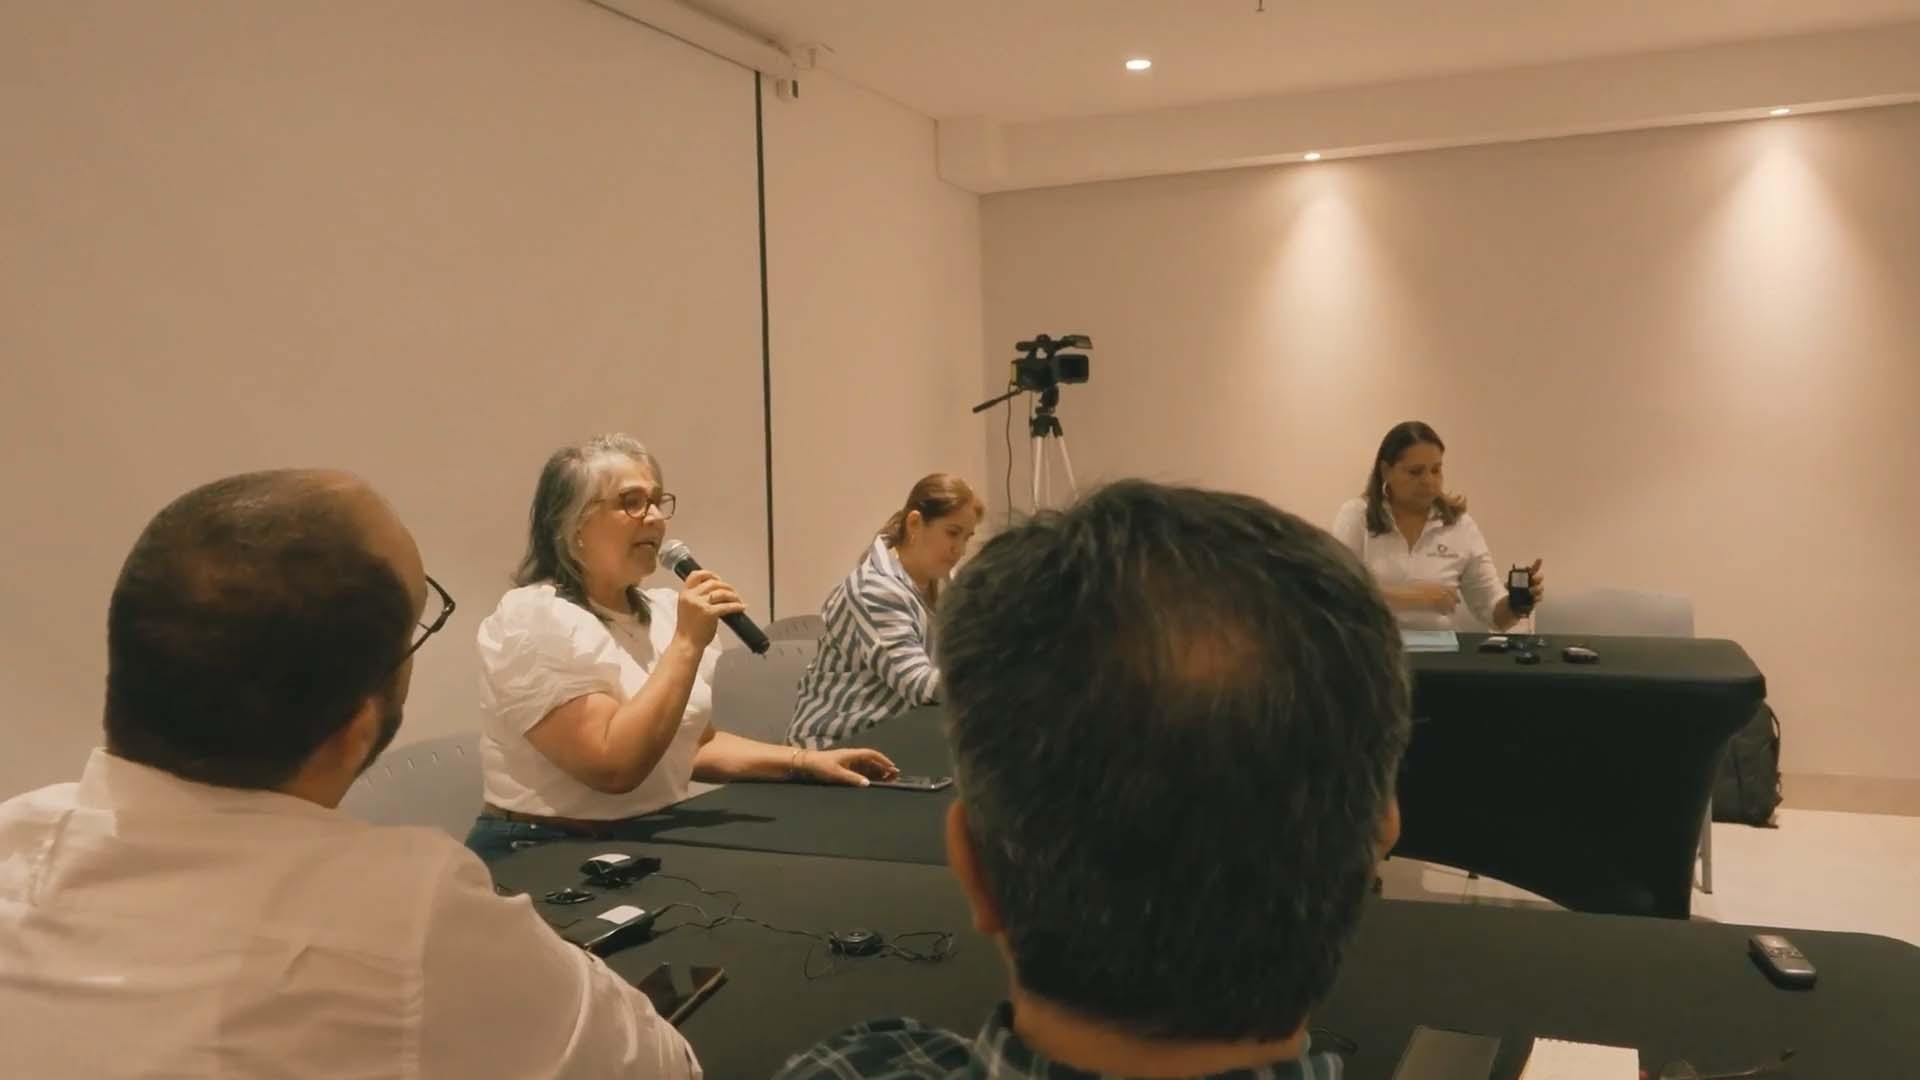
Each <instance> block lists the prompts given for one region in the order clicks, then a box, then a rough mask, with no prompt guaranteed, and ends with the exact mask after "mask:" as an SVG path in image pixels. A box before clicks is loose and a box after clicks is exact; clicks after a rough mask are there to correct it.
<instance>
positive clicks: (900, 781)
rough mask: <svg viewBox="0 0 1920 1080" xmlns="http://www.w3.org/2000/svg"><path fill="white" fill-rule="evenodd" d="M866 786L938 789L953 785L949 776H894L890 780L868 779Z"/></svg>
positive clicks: (923, 789)
mask: <svg viewBox="0 0 1920 1080" xmlns="http://www.w3.org/2000/svg"><path fill="white" fill-rule="evenodd" d="M867 786H868V787H878V788H898V789H899V790H901V791H940V790H942V789H945V788H949V787H952V786H953V777H951V776H896V777H894V778H893V779H891V780H869V781H867Z"/></svg>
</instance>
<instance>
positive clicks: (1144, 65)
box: [1127, 56, 1153, 71]
mask: <svg viewBox="0 0 1920 1080" xmlns="http://www.w3.org/2000/svg"><path fill="white" fill-rule="evenodd" d="M1152 66H1153V61H1151V60H1149V59H1147V58H1146V57H1144V56H1136V57H1134V58H1133V59H1131V60H1129V61H1127V70H1128V71H1145V70H1147V69H1148V68H1150V67H1152Z"/></svg>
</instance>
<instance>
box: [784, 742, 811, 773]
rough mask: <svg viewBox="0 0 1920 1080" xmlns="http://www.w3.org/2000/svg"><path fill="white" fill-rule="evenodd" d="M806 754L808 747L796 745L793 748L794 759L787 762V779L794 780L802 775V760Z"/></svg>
mask: <svg viewBox="0 0 1920 1080" xmlns="http://www.w3.org/2000/svg"><path fill="white" fill-rule="evenodd" d="M806 755H807V748H806V747H804V746H796V747H794V748H793V760H792V761H789V762H787V779H789V780H793V779H797V778H798V777H799V776H800V761H801V759H802V758H804V757H806Z"/></svg>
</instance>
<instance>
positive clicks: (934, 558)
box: [787, 473, 987, 748]
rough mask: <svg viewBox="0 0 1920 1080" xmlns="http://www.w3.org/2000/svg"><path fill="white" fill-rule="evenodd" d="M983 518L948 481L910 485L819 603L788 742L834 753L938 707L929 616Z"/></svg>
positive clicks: (937, 477) (968, 491)
mask: <svg viewBox="0 0 1920 1080" xmlns="http://www.w3.org/2000/svg"><path fill="white" fill-rule="evenodd" d="M986 514H987V507H986V504H985V503H983V502H981V501H980V498H979V496H977V495H975V494H974V493H973V489H972V488H970V487H968V486H967V484H966V481H964V480H962V479H960V478H959V477H957V476H950V475H948V474H946V473H934V474H933V475H931V476H927V477H924V478H922V479H921V481H920V482H919V483H917V484H915V485H913V490H912V491H911V492H909V493H908V495H907V504H906V505H905V506H903V507H901V508H900V510H899V511H898V512H896V513H895V514H894V515H893V517H892V518H890V519H888V521H887V524H886V527H885V528H883V529H881V530H880V535H879V536H878V537H876V538H875V539H874V541H873V546H872V547H871V548H869V549H868V550H867V556H866V558H865V559H863V560H862V561H861V563H860V565H859V566H857V567H855V568H854V570H853V573H852V574H849V575H848V576H847V580H845V581H843V582H841V583H840V584H839V585H838V586H837V587H836V588H835V589H834V590H833V592H832V594H831V595H829V596H828V597H827V603H826V606H825V607H824V608H823V609H822V610H821V615H822V616H823V617H824V618H825V619H826V623H827V633H826V636H825V637H824V638H822V639H821V642H820V655H819V656H818V657H816V658H815V659H814V662H813V665H812V666H811V667H809V668H808V669H807V674H806V676H805V677H804V678H802V679H801V680H800V700H799V702H798V703H797V704H796V705H795V706H794V711H793V723H792V724H791V725H790V726H789V727H788V728H787V742H789V743H791V744H792V745H794V746H805V747H813V748H818V747H825V746H833V745H835V744H836V743H839V742H842V741H844V740H846V739H848V738H850V737H852V736H853V735H854V733H856V732H858V731H860V730H862V729H864V728H868V727H872V726H873V725H874V724H877V723H879V722H880V721H882V720H886V719H888V718H889V717H893V716H897V715H899V714H900V713H902V712H905V711H906V710H908V709H910V708H913V707H914V706H916V705H928V704H932V703H933V702H935V701H937V700H939V697H940V673H939V671H937V670H935V668H934V666H933V659H932V657H931V655H930V654H931V652H932V647H933V609H934V606H935V605H936V604H937V603H939V600H940V585H941V583H942V582H944V581H946V580H947V578H948V577H949V576H950V575H951V574H952V573H953V568H954V567H955V566H957V565H959V563H960V559H961V558H962V557H963V556H964V555H966V553H967V545H968V544H970V543H972V541H973V534H974V530H976V529H978V528H979V527H980V521H981V519H982V518H984V517H986Z"/></svg>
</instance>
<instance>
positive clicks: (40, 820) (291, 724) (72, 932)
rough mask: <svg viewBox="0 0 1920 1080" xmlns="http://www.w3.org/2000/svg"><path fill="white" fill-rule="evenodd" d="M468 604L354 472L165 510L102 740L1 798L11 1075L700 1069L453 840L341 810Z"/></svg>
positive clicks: (117, 643)
mask: <svg viewBox="0 0 1920 1080" xmlns="http://www.w3.org/2000/svg"><path fill="white" fill-rule="evenodd" d="M451 610H452V600H451V599H448V598H447V596H446V594H445V593H444V592H442V591H441V590H440V588H439V586H438V585H437V584H435V583H434V582H433V581H432V579H431V578H429V577H428V576H427V574H426V572H425V570H424V569H423V567H422V565H421V559H420V552H419V549H418V548H417V547H415V545H414V542H413V537H412V536H411V535H410V534H409V533H408V532H407V530H406V527H405V526H404V525H402V524H401V523H400V520H399V519H398V518H397V517H396V516H395V515H394V513H393V510H392V509H391V508H390V507H389V506H388V505H387V504H386V503H385V502H384V501H383V500H381V499H380V497H379V496H378V495H376V494H374V492H373V491H371V490H370V489H369V488H368V487H367V486H366V485H365V484H364V483H362V482H361V481H359V480H358V479H356V478H354V477H352V476H350V475H347V474H343V473H332V472H314V471H299V472H294V471H281V472H261V473H249V474H246V475H242V476H234V477H229V478H227V479H224V480H218V481H215V482H213V483H211V484H207V485H205V486H203V487H200V488H197V489H195V490H193V491H191V492H188V493H187V494H186V495H183V496H181V497H180V498H179V499H177V500H175V501H174V502H173V503H172V504H171V505H169V506H167V507H166V508H165V509H164V510H162V511H160V513H159V515H158V516H156V517H155V518H154V519H153V521H152V522H151V523H149V524H148V525H147V527H146V530H145V531H144V532H142V533H141V535H140V538H139V540H138V541H136V542H135V544H134V546H133V551H132V552H131V553H130V554H129V555H128V556H127V561H126V564H125V566H124V567H122V569H121V572H120V578H119V581H118V582H117V583H116V585H115V586H114V590H113V599H112V602H111V605H110V607H109V609H108V614H107V693H106V710H105V713H106V746H105V748H104V749H99V750H95V751H94V752H93V754H92V756H91V757H89V758H88V759H87V762H86V766H85V768H84V770H83V771H82V773H81V776H80V780H79V781H78V782H77V783H68V784H56V785H54V786H52V787H48V788H42V789H41V790H39V791H34V792H30V793H28V794H25V795H21V796H18V797H16V798H14V799H11V800H9V801H7V802H5V803H3V804H0V1060H4V1062H5V1068H4V1069H3V1070H0V1071H4V1072H5V1073H6V1074H7V1075H9V1076H16V1075H17V1076H35V1077H53V1076H86V1077H130V1076H153V1077H159V1076H165V1077H194V1076H221V1077H226V1076H249V1077H267V1076H272V1077H346V1076H352V1077H461V1078H463V1080H464V1078H470V1077H522V1076H524V1077H534V1076H541V1077H549V1076H556V1077H586V1076H594V1077H600V1076H614V1075H619V1076H645V1077H652V1076H660V1077H697V1076H699V1075H700V1069H699V1066H698V1065H697V1064H696V1063H695V1061H694V1059H693V1053H692V1051H691V1050H690V1049H689V1048H688V1047H687V1045H686V1043H685V1041H684V1040H682V1039H681V1038H680V1036H679V1034H678V1033H677V1032H676V1031H674V1029H673V1028H672V1027H671V1026H670V1025H668V1024H667V1023H666V1022H665V1021H664V1020H662V1019H661V1018H660V1016H659V1015H658V1014H657V1013H655V1012H654V1010H653V1007H652V1006H651V1005H650V1004H649V1003H648V1001H647V999H646V997H645V996H644V995H642V994H640V993H639V992H638V991H636V990H635V989H633V987H631V986H629V985H628V984H627V983H626V982H624V981H623V980H621V979H620V978H619V977H618V976H616V975H614V974H612V973H611V972H610V971H608V970H607V968H606V967H605V965H603V964H601V963H600V962H599V961H598V960H595V959H593V958H591V957H589V956H588V955H587V954H585V953H583V952H581V951H580V950H578V949H575V948H574V947H573V946H571V945H568V944H566V943H565V942H563V941H561V940H560V938H559V937H558V936H557V935H556V934H554V933H553V932H552V931H551V930H549V929H548V928H547V926H546V925H545V924H544V923H542V922H541V920H540V919H539V917H538V916H537V915H535V914H534V912H533V909H532V906H531V905H530V904H529V903H528V901H527V900H526V899H525V898H515V899H505V898H502V897H499V896H496V895H495V894H494V891H493V887H492V885H491V883H490V881H489V879H488V877H487V873H486V870H485V869H484V868H483V866H482V865H481V863H480V861H479V859H478V858H476V857H475V856H474V855H472V854H471V853H470V852H468V851H467V850H466V849H465V848H464V847H462V846H461V845H460V844H458V843H457V842H455V841H454V840H453V838H452V837H449V836H447V835H445V834H443V833H441V832H439V831H437V830H428V829H401V828H379V827H375V826H371V825H366V824H363V823H361V822H358V821H355V820H353V819H351V818H348V817H346V816H345V815H342V814H339V813H336V812H335V807H337V806H338V805H339V803H340V799H341V797H342V796H344V795H345V794H346V792H347V789H348V787H349V786H351V785H352V783H353V781H354V778H355V777H357V776H358V775H359V774H360V773H361V771H362V770H364V769H365V768H366V766H367V765H368V764H369V763H371V762H372V761H373V759H374V758H375V757H377V756H378V755H379V753H380V751H381V750H382V749H384V748H385V747H386V746H387V744H388V743H390V742H391V741H392V740H393V737H394V735H395V733H396V732H398V730H399V727H400V722H401V712H402V706H403V705H404V704H405V702H406V698H407V688H408V685H409V683H410V682H411V679H412V674H413V658H414V654H415V653H416V652H417V651H418V650H419V649H420V647H421V646H422V645H423V644H425V643H426V641H427V640H428V638H429V637H430V636H431V635H432V633H433V631H434V630H437V629H439V627H440V626H441V625H442V624H443V623H444V622H445V615H446V613H448V612H450V611H451Z"/></svg>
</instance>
